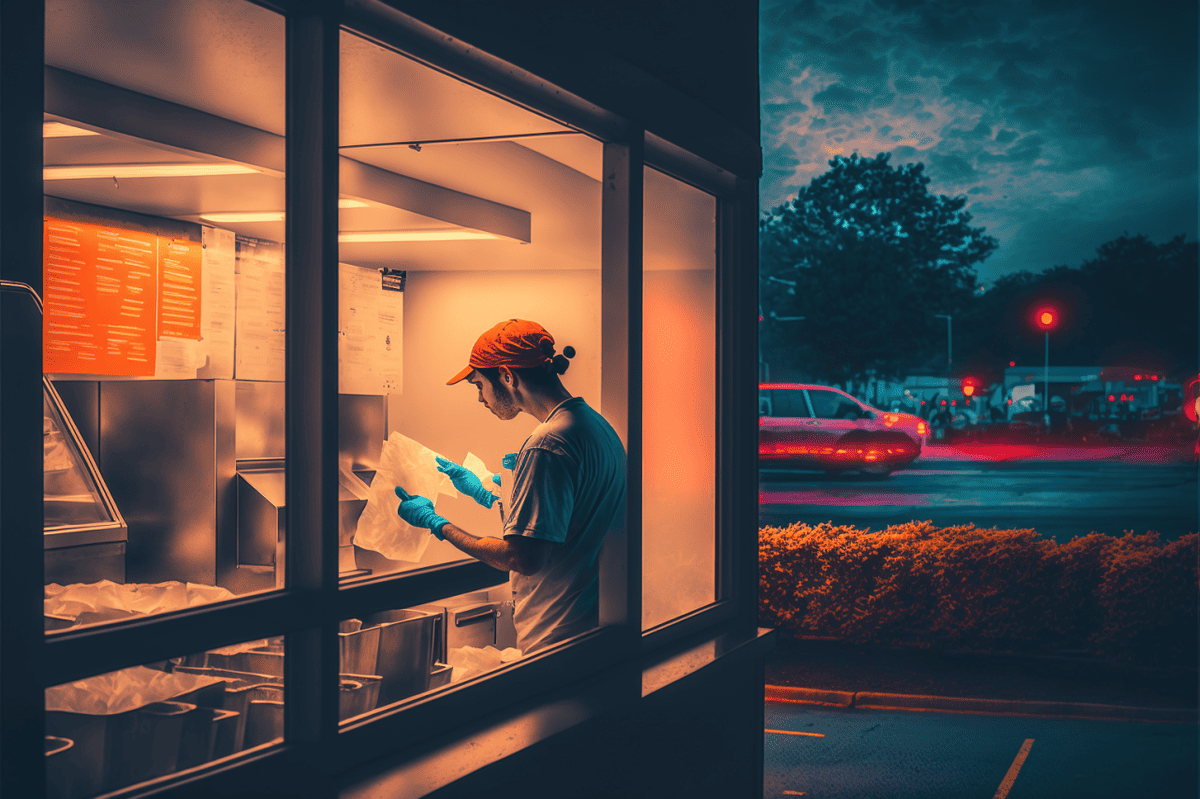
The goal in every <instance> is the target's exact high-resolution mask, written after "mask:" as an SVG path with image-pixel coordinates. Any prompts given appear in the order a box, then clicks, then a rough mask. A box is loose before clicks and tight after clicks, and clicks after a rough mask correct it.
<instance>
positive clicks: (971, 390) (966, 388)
mask: <svg viewBox="0 0 1200 799" xmlns="http://www.w3.org/2000/svg"><path fill="white" fill-rule="evenodd" d="M978 390H979V378H977V377H964V378H963V379H962V393H963V396H964V397H973V396H975V392H976V391H978Z"/></svg>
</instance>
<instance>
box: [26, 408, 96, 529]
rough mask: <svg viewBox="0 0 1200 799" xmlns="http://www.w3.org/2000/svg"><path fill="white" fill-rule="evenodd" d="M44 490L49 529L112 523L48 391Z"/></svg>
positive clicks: (44, 410)
mask: <svg viewBox="0 0 1200 799" xmlns="http://www.w3.org/2000/svg"><path fill="white" fill-rule="evenodd" d="M42 488H43V493H44V495H45V510H44V516H45V526H46V528H47V529H49V528H53V527H72V526H76V525H88V524H97V523H103V522H111V521H112V520H113V518H112V515H111V514H110V513H109V512H108V509H107V508H106V507H104V502H103V500H101V499H100V492H99V491H98V490H97V489H96V480H95V478H94V477H93V475H92V473H91V471H90V470H89V469H88V468H87V464H86V463H85V462H84V458H83V453H82V452H81V451H80V447H79V442H77V441H76V440H75V437H74V436H72V435H71V431H70V429H69V428H68V427H67V426H66V425H65V424H63V412H62V410H61V409H60V408H59V407H58V406H57V405H56V404H52V403H51V394H50V390H49V389H45V390H44V391H43V392H42Z"/></svg>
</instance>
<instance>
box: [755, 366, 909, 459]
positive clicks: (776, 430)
mask: <svg viewBox="0 0 1200 799" xmlns="http://www.w3.org/2000/svg"><path fill="white" fill-rule="evenodd" d="M928 434H929V426H928V424H927V423H926V422H925V420H924V419H921V418H919V417H917V416H913V415H912V414H910V413H895V412H888V411H881V410H879V409H878V408H872V407H871V406H870V405H868V404H866V403H865V402H862V401H860V400H857V399H855V398H854V397H852V396H850V395H849V394H847V393H846V392H844V391H841V390H839V389H836V388H830V387H828V386H816V385H808V384H802V383H762V384H760V385H759V387H758V463H759V468H760V469H763V470H770V469H772V468H781V469H796V468H801V469H805V468H809V469H822V470H824V471H826V472H830V473H833V474H837V473H840V472H849V471H857V472H861V473H863V474H870V475H875V476H878V477H885V476H887V475H889V474H891V473H892V472H894V471H896V470H897V469H903V468H904V467H905V466H908V465H909V464H910V463H912V462H913V461H914V460H916V459H917V456H918V455H920V454H921V444H922V442H923V441H924V440H925V437H926V436H927V435H928Z"/></svg>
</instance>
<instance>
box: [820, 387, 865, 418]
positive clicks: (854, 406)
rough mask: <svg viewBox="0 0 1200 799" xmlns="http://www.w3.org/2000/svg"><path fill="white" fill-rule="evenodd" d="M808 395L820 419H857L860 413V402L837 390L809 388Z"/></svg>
mask: <svg viewBox="0 0 1200 799" xmlns="http://www.w3.org/2000/svg"><path fill="white" fill-rule="evenodd" d="M808 397H809V399H810V400H811V401H812V405H813V412H814V413H815V414H816V415H817V418H819V419H857V418H858V417H859V415H860V409H859V406H858V403H856V402H855V401H854V400H852V399H850V398H849V397H847V396H844V395H842V394H838V393H837V392H836V391H823V390H820V389H815V388H814V389H809V390H808Z"/></svg>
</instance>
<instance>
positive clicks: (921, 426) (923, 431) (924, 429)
mask: <svg viewBox="0 0 1200 799" xmlns="http://www.w3.org/2000/svg"><path fill="white" fill-rule="evenodd" d="M928 433H929V425H927V424H925V422H923V421H922V422H917V435H919V436H923V435H927V434H928Z"/></svg>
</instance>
